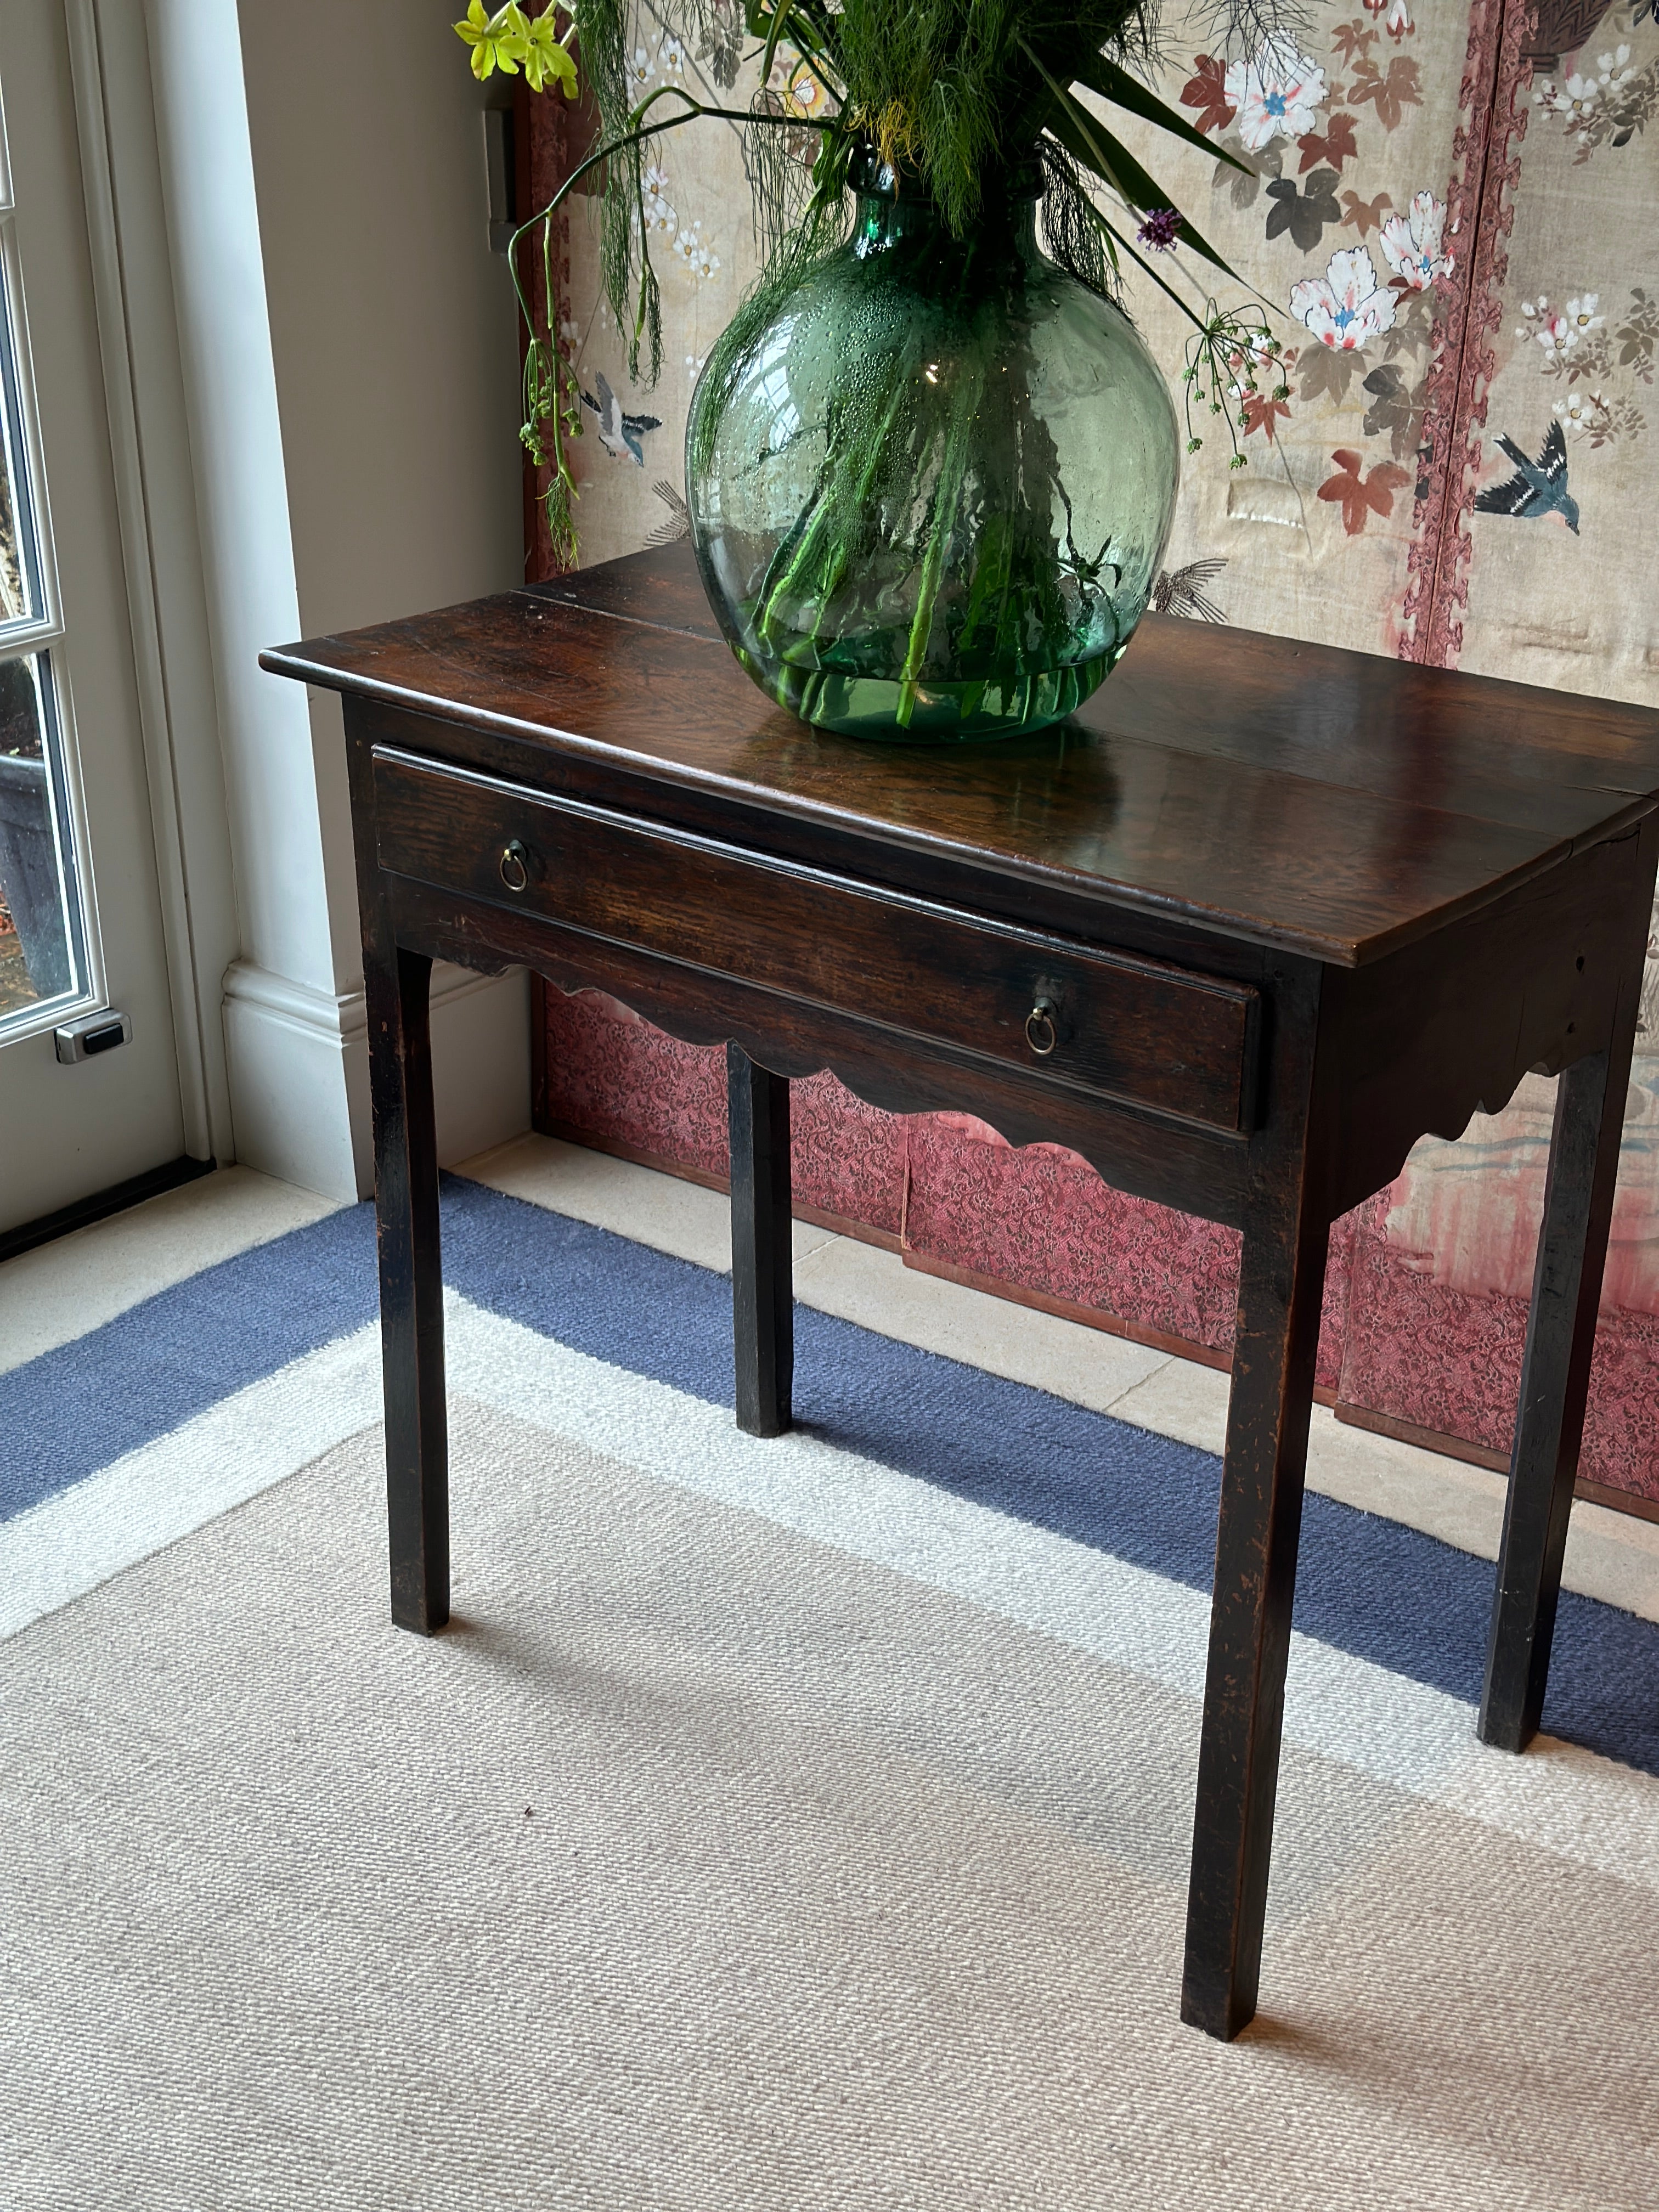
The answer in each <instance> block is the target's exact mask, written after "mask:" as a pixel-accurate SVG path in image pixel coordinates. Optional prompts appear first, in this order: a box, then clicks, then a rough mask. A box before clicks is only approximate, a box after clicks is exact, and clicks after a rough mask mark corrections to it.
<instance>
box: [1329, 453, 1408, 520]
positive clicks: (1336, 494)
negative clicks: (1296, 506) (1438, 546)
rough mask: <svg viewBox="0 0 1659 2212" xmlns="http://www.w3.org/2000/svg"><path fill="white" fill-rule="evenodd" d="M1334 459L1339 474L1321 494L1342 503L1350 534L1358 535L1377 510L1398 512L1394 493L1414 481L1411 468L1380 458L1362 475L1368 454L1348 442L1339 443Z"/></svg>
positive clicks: (1332, 457)
mask: <svg viewBox="0 0 1659 2212" xmlns="http://www.w3.org/2000/svg"><path fill="white" fill-rule="evenodd" d="M1331 459H1333V460H1334V462H1335V463H1336V474H1335V475H1334V477H1326V479H1325V481H1324V483H1322V484H1321V485H1320V487H1319V496H1320V497H1321V499H1324V500H1329V501H1333V502H1334V503H1340V506H1341V508H1342V527H1343V528H1344V530H1346V532H1347V533H1348V535H1349V537H1350V538H1358V535H1359V533H1360V532H1361V531H1362V530H1364V527H1365V525H1366V523H1367V522H1368V521H1369V520H1370V517H1371V516H1372V515H1373V514H1383V515H1388V514H1392V513H1394V495H1395V492H1397V491H1398V490H1400V489H1401V487H1402V486H1403V485H1405V484H1408V483H1410V482H1411V476H1410V472H1409V471H1407V470H1405V469H1402V468H1399V467H1397V466H1396V465H1395V463H1394V462H1393V461H1379V462H1378V463H1377V464H1376V467H1375V468H1374V469H1373V470H1372V471H1371V472H1370V475H1369V476H1366V477H1362V476H1361V474H1360V471H1361V470H1362V469H1363V468H1364V465H1365V462H1364V454H1363V453H1355V452H1354V451H1353V449H1352V447H1348V446H1339V447H1338V448H1337V449H1336V451H1335V452H1334V453H1333V454H1332V455H1331Z"/></svg>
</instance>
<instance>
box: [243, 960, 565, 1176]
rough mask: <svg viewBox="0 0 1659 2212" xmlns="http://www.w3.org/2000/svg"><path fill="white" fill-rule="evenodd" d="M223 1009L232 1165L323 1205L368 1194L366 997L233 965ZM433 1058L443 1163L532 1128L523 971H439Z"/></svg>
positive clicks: (434, 985) (435, 987)
mask: <svg viewBox="0 0 1659 2212" xmlns="http://www.w3.org/2000/svg"><path fill="white" fill-rule="evenodd" d="M224 1013H225V1045H226V1052H227V1055H228V1061H229V1067H230V1094H231V1115H232V1121H233V1124H234V1133H235V1144H236V1158H237V1159H238V1160H239V1161H240V1162H241V1163H242V1164H243V1165H244V1166H246V1167H252V1168H257V1169H258V1170H259V1171H260V1173H261V1174H264V1175H269V1176H276V1177H277V1178H279V1180H281V1181H282V1182H291V1183H298V1184H300V1185H301V1187H302V1188H305V1189H307V1190H314V1191H319V1192H321V1193H322V1194H323V1195H324V1196H325V1197H326V1198H339V1199H351V1198H367V1197H368V1195H369V1194H370V1193H371V1192H372V1191H373V1190H374V1138H373V1132H372V1127H371V1122H370V1116H369V1099H368V1018H367V1014H366V1012H365V1009H364V1004H363V994H362V991H361V990H359V991H356V992H352V993H349V994H346V995H344V996H343V997H339V998H334V997H331V996H328V995H326V994H324V993H322V992H320V991H314V990H311V989H308V988H307V987H305V986H303V985H300V984H295V983H293V982H291V981H289V980H288V979H287V978H286V977H284V976H281V975H273V974H271V973H270V970H269V969H260V968H256V967H254V966H252V963H249V962H246V961H238V962H237V963H235V964H234V966H233V967H232V968H231V969H229V971H228V974H227V975H226V977H225V1006H224ZM432 1056H433V1066H434V1082H435V1091H436V1106H437V1121H438V1158H439V1159H440V1161H441V1163H442V1164H444V1165H445V1166H446V1167H447V1166H453V1164H456V1163H457V1162H459V1161H461V1160H464V1159H468V1158H471V1156H472V1155H473V1154H474V1153H475V1152H483V1151H485V1150H486V1149H488V1148H489V1146H493V1145H499V1144H503V1143H505V1142H506V1141H507V1139H509V1138H511V1137H514V1136H518V1135H520V1134H521V1133H523V1132H524V1131H525V1130H526V1129H528V1128H529V1127H530V1000H529V987H528V983H527V981H526V976H525V975H524V973H523V971H522V970H520V969H514V970H512V971H511V972H509V973H508V974H507V975H473V974H472V973H471V971H470V970H468V969H465V968H456V967H452V966H450V965H449V964H448V963H439V964H438V965H437V966H435V968H434V969H433V976H432Z"/></svg>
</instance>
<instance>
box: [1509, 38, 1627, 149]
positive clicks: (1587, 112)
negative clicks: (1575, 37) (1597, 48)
mask: <svg viewBox="0 0 1659 2212" xmlns="http://www.w3.org/2000/svg"><path fill="white" fill-rule="evenodd" d="M1629 60H1630V48H1629V47H1628V46H1615V47H1614V48H1613V52H1611V53H1610V54H1597V56H1596V57H1595V70H1593V71H1589V72H1583V71H1575V73H1574V74H1573V75H1572V76H1570V77H1567V78H1565V80H1564V81H1563V82H1561V83H1559V84H1557V83H1556V82H1555V80H1554V79H1553V77H1546V78H1545V79H1544V80H1543V82H1542V83H1541V84H1539V85H1537V86H1535V87H1534V90H1533V95H1532V100H1533V106H1534V107H1546V108H1548V109H1549V110H1550V111H1551V112H1552V113H1553V114H1556V115H1559V117H1560V118H1561V121H1562V124H1563V125H1564V126H1565V129H1566V131H1568V132H1569V133H1570V134H1571V135H1572V136H1575V137H1577V140H1578V143H1580V145H1587V144H1588V143H1589V123H1590V119H1591V118H1592V117H1593V116H1594V114H1595V110H1596V109H1597V108H1598V107H1599V106H1601V102H1602V101H1603V100H1605V99H1606V98H1607V94H1609V93H1613V92H1622V91H1623V90H1624V88H1625V87H1626V85H1627V84H1628V83H1629V82H1630V81H1631V79H1632V77H1633V76H1635V74H1636V72H1635V70H1632V69H1628V68H1626V63H1627V62H1628V61H1629Z"/></svg>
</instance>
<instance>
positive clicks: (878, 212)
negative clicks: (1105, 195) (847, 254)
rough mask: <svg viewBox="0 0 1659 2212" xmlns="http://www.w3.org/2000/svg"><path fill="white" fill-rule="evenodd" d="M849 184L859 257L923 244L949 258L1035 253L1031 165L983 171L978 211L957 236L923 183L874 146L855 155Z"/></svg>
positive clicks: (1037, 178)
mask: <svg viewBox="0 0 1659 2212" xmlns="http://www.w3.org/2000/svg"><path fill="white" fill-rule="evenodd" d="M848 182H849V184H850V185H851V186H852V189H853V191H854V196H855V199H856V204H857V214H856V217H855V220H854V231H853V246H854V252H856V253H859V254H860V255H861V256H862V255H869V254H874V253H880V252H885V251H888V250H890V249H891V248H893V247H896V246H910V247H911V248H912V250H915V248H917V247H923V246H925V247H926V248H927V249H928V250H930V251H937V252H939V253H941V254H943V255H945V256H946V257H948V258H957V257H960V256H962V255H964V254H969V255H971V254H975V253H978V252H983V251H984V250H985V249H986V248H987V247H994V246H1001V247H1003V248H1004V249H1009V248H1012V250H1013V251H1014V252H1016V253H1017V254H1018V255H1019V256H1020V257H1021V258H1032V257H1035V256H1036V253H1037V251H1038V247H1037V237H1036V214H1037V207H1038V204H1039V203H1040V202H1041V200H1042V168H1041V167H1040V165H1039V164H1038V163H1037V162H1036V161H1026V162H1021V163H1019V164H1018V165H1017V166H1014V167H1007V168H1001V169H996V170H992V171H989V172H987V174H986V176H985V178H984V179H983V184H982V188H981V196H980V206H979V212H978V214H977V215H976V216H975V217H974V219H973V222H971V223H970V224H969V228H968V229H967V231H966V233H965V234H963V236H962V237H960V238H958V237H957V236H955V235H954V234H953V233H952V232H951V228H950V226H949V224H948V223H947V222H945V217H944V216H943V215H942V214H941V213H940V211H939V204H938V203H937V202H936V201H935V200H934V198H933V195H932V194H931V193H930V192H929V191H927V187H926V186H925V185H923V184H922V182H921V179H920V178H918V177H915V176H912V175H909V174H908V173H906V172H905V171H903V170H902V169H896V168H895V167H892V165H891V164H890V163H889V162H886V161H883V160H882V159H881V157H880V155H878V153H877V152H876V150H875V149H874V148H873V147H864V148H861V149H860V151H859V152H858V153H856V154H855V155H854V157H853V162H852V167H851V169H850V171H849V173H848Z"/></svg>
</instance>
